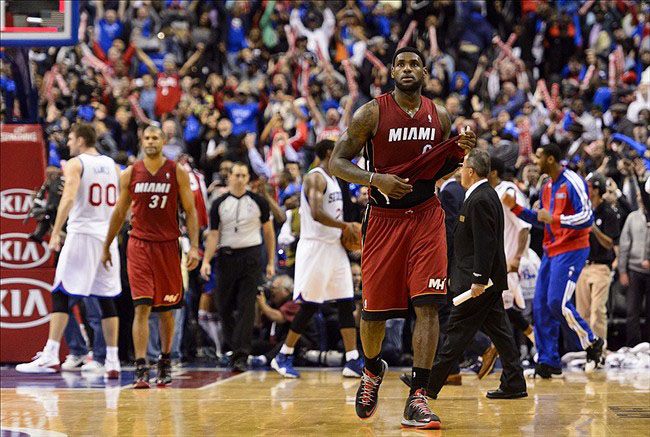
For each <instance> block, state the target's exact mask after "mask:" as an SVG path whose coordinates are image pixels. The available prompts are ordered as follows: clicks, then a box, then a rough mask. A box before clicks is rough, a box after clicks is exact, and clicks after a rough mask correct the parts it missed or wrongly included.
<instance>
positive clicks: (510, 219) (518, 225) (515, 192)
mask: <svg viewBox="0 0 650 437" xmlns="http://www.w3.org/2000/svg"><path fill="white" fill-rule="evenodd" d="M494 190H495V191H496V192H497V195H498V196H499V199H501V198H502V197H503V195H504V194H506V193H509V194H510V195H512V196H514V198H515V199H516V201H517V204H519V205H523V206H525V207H528V199H527V198H526V196H524V193H522V192H521V190H520V189H519V187H517V185H515V184H514V183H512V182H510V181H501V182H500V183H499V185H497V186H496V187H495V188H494ZM501 206H502V207H503V219H504V220H503V243H504V245H503V251H504V252H505V254H506V259H507V260H509V259H512V258H513V257H514V256H515V255H516V254H517V247H518V246H519V232H520V231H521V230H522V229H524V228H526V229H530V227H531V225H530V224H528V223H526V222H525V221H523V220H522V219H520V218H519V217H517V216H516V215H515V214H514V213H513V212H512V211H510V209H509V208H506V206H505V205H504V204H503V203H501Z"/></svg>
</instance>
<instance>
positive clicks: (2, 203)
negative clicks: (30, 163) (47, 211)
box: [0, 188, 34, 220]
mask: <svg viewBox="0 0 650 437" xmlns="http://www.w3.org/2000/svg"><path fill="white" fill-rule="evenodd" d="M33 203H34V199H33V198H32V191H31V190H27V189H25V188H10V189H8V190H4V191H2V192H0V216H2V217H4V218H7V219H13V220H22V219H25V218H27V215H28V214H29V210H30V209H31V208H32V204H33Z"/></svg>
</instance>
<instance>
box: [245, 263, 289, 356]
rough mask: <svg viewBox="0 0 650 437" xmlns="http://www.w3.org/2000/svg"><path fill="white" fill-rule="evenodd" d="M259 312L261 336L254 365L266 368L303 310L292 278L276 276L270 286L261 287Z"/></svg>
mask: <svg viewBox="0 0 650 437" xmlns="http://www.w3.org/2000/svg"><path fill="white" fill-rule="evenodd" d="M258 290H259V294H258V295H257V309H258V315H259V317H260V325H261V333H260V336H259V339H257V340H254V341H253V355H255V356H254V357H253V359H252V363H251V364H252V365H253V366H255V367H260V366H266V365H267V364H268V363H269V362H270V361H271V359H272V358H273V357H274V356H275V355H277V353H278V351H279V350H280V347H281V346H282V343H283V341H284V339H285V338H286V337H287V334H288V333H289V326H290V325H291V322H292V321H293V318H294V317H295V316H296V314H297V313H298V311H299V310H300V303H298V302H294V301H293V299H292V296H293V279H291V277H289V276H288V275H280V276H276V277H275V279H274V280H273V282H272V283H271V285H270V287H268V288H266V287H259V288H258Z"/></svg>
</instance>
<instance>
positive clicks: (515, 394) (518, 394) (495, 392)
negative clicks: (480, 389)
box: [485, 388, 528, 399]
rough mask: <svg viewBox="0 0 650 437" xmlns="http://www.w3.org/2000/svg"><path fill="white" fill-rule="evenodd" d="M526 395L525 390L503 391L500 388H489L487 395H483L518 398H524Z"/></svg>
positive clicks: (492, 397) (497, 397) (493, 397)
mask: <svg viewBox="0 0 650 437" xmlns="http://www.w3.org/2000/svg"><path fill="white" fill-rule="evenodd" d="M527 396H528V393H526V392H525V391H519V392H508V391H503V390H501V389H500V388H498V389H496V390H490V391H488V392H487V395H485V397H486V398H488V399H519V398H525V397H527Z"/></svg>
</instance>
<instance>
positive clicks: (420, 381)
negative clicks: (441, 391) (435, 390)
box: [409, 367, 431, 396]
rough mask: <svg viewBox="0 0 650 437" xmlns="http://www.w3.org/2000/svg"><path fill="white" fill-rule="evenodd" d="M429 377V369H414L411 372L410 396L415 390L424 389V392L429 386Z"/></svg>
mask: <svg viewBox="0 0 650 437" xmlns="http://www.w3.org/2000/svg"><path fill="white" fill-rule="evenodd" d="M430 375H431V369H422V368H421V367H414V368H413V371H412V376H413V379H412V380H411V392H410V394H409V396H410V395H412V394H413V393H415V392H416V390H419V389H421V388H422V389H424V390H425V391H426V389H427V387H428V386H429V376H430Z"/></svg>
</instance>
